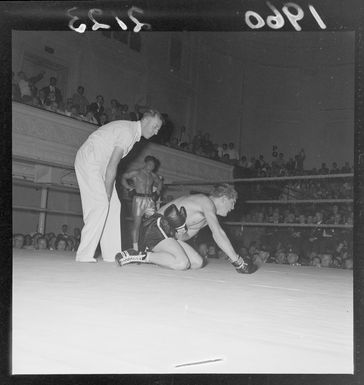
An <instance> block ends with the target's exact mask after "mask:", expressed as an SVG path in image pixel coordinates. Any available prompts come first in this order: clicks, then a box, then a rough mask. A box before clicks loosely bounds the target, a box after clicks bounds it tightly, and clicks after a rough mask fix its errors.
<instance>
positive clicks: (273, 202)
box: [244, 199, 353, 205]
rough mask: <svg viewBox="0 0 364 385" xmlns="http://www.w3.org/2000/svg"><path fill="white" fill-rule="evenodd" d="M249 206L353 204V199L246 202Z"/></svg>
mask: <svg viewBox="0 0 364 385" xmlns="http://www.w3.org/2000/svg"><path fill="white" fill-rule="evenodd" d="M244 203H247V204H283V205H284V204H289V205H290V204H296V203H297V204H301V203H302V204H304V203H320V204H321V203H353V199H288V200H246V201H244Z"/></svg>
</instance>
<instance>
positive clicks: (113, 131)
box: [75, 110, 163, 262]
mask: <svg viewBox="0 0 364 385" xmlns="http://www.w3.org/2000/svg"><path fill="white" fill-rule="evenodd" d="M162 123H163V120H162V116H161V114H160V113H159V112H158V111H156V110H148V111H146V112H145V113H144V115H143V117H142V119H141V120H140V121H137V122H131V121H126V120H117V121H114V122H110V123H108V124H105V125H104V126H101V127H100V128H98V129H97V130H96V131H94V132H93V133H92V134H91V135H90V136H89V137H88V139H87V140H86V141H85V143H83V145H82V146H81V148H80V149H79V150H78V152H77V155H76V160H75V170H76V176H77V181H78V185H79V188H80V195H81V202H82V212H83V221H84V227H83V228H82V232H81V243H80V245H79V247H78V250H77V254H76V261H78V262H95V261H96V260H95V259H94V258H93V256H94V253H95V250H96V247H97V244H98V242H99V241H100V246H101V254H102V258H103V259H104V261H108V262H113V261H114V258H115V254H116V253H117V252H119V251H120V250H121V233H120V201H119V199H118V196H117V192H116V189H115V188H114V185H115V177H116V170H117V166H118V164H119V161H120V160H121V159H122V158H124V157H125V156H126V155H127V154H128V153H129V152H130V151H131V149H132V148H133V146H134V144H135V143H136V142H138V141H139V140H140V138H141V136H143V137H144V138H146V139H149V138H151V137H152V136H153V135H156V134H157V133H158V131H159V129H160V127H161V125H162Z"/></svg>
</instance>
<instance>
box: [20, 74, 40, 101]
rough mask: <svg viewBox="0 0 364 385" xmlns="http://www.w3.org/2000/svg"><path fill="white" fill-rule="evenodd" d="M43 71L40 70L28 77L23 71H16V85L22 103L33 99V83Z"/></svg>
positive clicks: (37, 80)
mask: <svg viewBox="0 0 364 385" xmlns="http://www.w3.org/2000/svg"><path fill="white" fill-rule="evenodd" d="M44 74H45V71H42V72H40V73H39V74H38V75H36V76H33V77H30V78H28V77H27V75H26V74H25V72H23V71H19V72H18V77H19V80H18V86H19V89H20V95H21V100H22V101H23V102H24V103H31V102H32V100H33V96H34V93H33V88H34V85H35V84H36V83H37V82H39V80H41V79H42V78H43V76H44Z"/></svg>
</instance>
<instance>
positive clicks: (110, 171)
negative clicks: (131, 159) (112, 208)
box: [105, 147, 124, 201]
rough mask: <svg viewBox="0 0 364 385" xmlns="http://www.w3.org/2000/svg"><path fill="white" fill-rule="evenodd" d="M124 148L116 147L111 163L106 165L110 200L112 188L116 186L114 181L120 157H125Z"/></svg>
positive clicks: (106, 180)
mask: <svg viewBox="0 0 364 385" xmlns="http://www.w3.org/2000/svg"><path fill="white" fill-rule="evenodd" d="M123 154H124V150H123V149H122V148H121V147H114V151H113V152H112V154H111V157H110V160H109V163H108V165H107V167H106V173H105V189H106V194H107V199H108V200H109V201H110V199H111V195H112V190H113V187H114V181H115V178H116V171H117V168H118V164H119V162H120V159H121V158H122V157H123Z"/></svg>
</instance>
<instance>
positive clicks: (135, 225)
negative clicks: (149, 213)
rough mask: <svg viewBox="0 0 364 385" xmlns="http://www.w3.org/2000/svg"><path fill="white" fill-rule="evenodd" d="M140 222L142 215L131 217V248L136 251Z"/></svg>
mask: <svg viewBox="0 0 364 385" xmlns="http://www.w3.org/2000/svg"><path fill="white" fill-rule="evenodd" d="M141 222H142V217H141V216H139V215H134V218H133V228H132V231H131V233H132V239H133V249H134V250H137V251H138V239H139V229H140V224H141Z"/></svg>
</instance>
